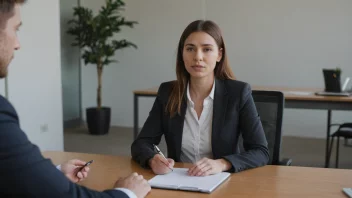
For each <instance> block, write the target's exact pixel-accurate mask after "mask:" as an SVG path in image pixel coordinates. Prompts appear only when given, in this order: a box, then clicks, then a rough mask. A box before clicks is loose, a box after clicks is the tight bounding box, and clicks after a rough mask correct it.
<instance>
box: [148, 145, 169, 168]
mask: <svg viewBox="0 0 352 198" xmlns="http://www.w3.org/2000/svg"><path fill="white" fill-rule="evenodd" d="M153 146H154V149H155V150H156V152H157V153H158V154H160V155H161V156H162V157H163V158H164V159H165V160H166V161H168V160H167V159H166V157H165V155H164V154H163V153H162V152H161V151H160V149H159V148H158V147H157V146H156V145H155V144H153ZM165 165H166V164H165ZM167 167H169V166H167ZM169 169H171V170H172V171H174V170H173V169H172V168H170V167H169Z"/></svg>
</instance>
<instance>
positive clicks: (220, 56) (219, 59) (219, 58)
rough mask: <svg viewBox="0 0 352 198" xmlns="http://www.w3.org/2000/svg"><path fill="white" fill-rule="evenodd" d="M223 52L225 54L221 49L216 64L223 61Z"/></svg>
mask: <svg viewBox="0 0 352 198" xmlns="http://www.w3.org/2000/svg"><path fill="white" fill-rule="evenodd" d="M222 52H223V49H222V48H220V49H219V54H218V59H217V60H216V62H220V61H221V59H222Z"/></svg>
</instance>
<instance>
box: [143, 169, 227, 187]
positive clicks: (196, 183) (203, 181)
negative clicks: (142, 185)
mask: <svg viewBox="0 0 352 198" xmlns="http://www.w3.org/2000/svg"><path fill="white" fill-rule="evenodd" d="M187 171H188V168H174V171H172V172H170V173H168V174H166V175H157V176H155V177H153V178H152V179H150V180H149V181H148V182H149V184H150V186H151V187H152V188H163V189H171V190H186V191H197V192H203V193H211V192H213V191H214V190H215V189H216V188H217V187H218V186H220V184H221V183H223V182H224V181H225V180H226V179H227V178H228V177H229V176H230V175H231V174H230V173H227V172H221V173H218V174H215V175H209V176H199V177H197V176H189V175H188V174H187Z"/></svg>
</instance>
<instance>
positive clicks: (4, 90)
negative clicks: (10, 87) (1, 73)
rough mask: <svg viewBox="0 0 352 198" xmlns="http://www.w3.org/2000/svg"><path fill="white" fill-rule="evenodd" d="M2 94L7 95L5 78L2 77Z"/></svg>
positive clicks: (0, 80)
mask: <svg viewBox="0 0 352 198" xmlns="http://www.w3.org/2000/svg"><path fill="white" fill-rule="evenodd" d="M0 95H2V96H4V97H6V87H5V79H0Z"/></svg>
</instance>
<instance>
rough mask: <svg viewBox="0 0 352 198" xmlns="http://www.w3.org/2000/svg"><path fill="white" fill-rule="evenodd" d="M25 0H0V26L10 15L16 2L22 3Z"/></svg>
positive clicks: (0, 26)
mask: <svg viewBox="0 0 352 198" xmlns="http://www.w3.org/2000/svg"><path fill="white" fill-rule="evenodd" d="M26 1H27V0H0V28H2V27H3V26H4V24H5V22H6V21H7V20H8V19H9V18H10V17H11V16H12V12H13V9H14V7H15V5H16V4H23V3H25V2H26Z"/></svg>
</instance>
